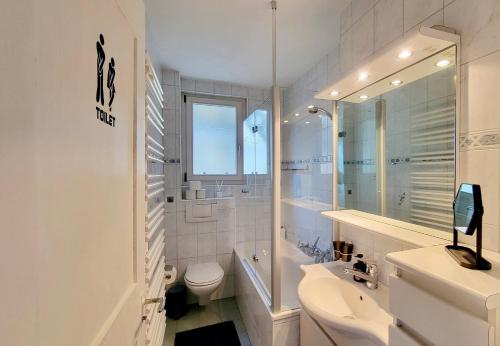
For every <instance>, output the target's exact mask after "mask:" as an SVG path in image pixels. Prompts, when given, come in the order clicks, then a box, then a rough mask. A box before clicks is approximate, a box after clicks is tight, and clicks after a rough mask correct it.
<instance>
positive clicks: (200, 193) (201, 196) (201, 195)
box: [196, 189, 206, 199]
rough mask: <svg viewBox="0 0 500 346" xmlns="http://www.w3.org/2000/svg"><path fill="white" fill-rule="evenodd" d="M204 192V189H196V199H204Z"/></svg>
mask: <svg viewBox="0 0 500 346" xmlns="http://www.w3.org/2000/svg"><path fill="white" fill-rule="evenodd" d="M205 197H206V192H205V189H201V190H196V199H205Z"/></svg>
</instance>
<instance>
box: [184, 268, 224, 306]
mask: <svg viewBox="0 0 500 346" xmlns="http://www.w3.org/2000/svg"><path fill="white" fill-rule="evenodd" d="M223 277H224V270H223V269H222V268H221V266H220V265H219V264H218V263H198V264H190V265H188V267H187V270H186V274H185V275H184V281H185V282H186V286H187V287H188V288H189V290H190V291H191V292H192V293H193V294H194V295H196V296H197V297H198V304H200V305H207V304H208V303H209V302H210V295H211V294H212V293H214V292H215V290H216V289H217V287H219V284H220V283H221V282H222V278H223Z"/></svg>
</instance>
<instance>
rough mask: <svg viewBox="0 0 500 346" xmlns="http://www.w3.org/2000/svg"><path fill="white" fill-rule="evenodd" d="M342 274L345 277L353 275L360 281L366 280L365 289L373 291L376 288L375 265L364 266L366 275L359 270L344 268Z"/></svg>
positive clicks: (376, 274) (376, 269) (376, 270)
mask: <svg viewBox="0 0 500 346" xmlns="http://www.w3.org/2000/svg"><path fill="white" fill-rule="evenodd" d="M344 273H345V274H347V275H354V276H356V277H358V278H360V279H363V280H366V283H365V284H366V287H368V288H369V289H375V288H377V287H378V268H377V265H376V264H368V265H367V266H366V273H365V272H362V271H361V270H356V269H350V268H345V269H344Z"/></svg>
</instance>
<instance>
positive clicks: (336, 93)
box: [330, 90, 339, 96]
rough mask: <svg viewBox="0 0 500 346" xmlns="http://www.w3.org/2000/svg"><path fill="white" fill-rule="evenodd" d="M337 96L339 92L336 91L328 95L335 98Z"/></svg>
mask: <svg viewBox="0 0 500 346" xmlns="http://www.w3.org/2000/svg"><path fill="white" fill-rule="evenodd" d="M338 94H339V92H338V91H337V90H333V91H332V92H331V93H330V95H332V96H337V95H338Z"/></svg>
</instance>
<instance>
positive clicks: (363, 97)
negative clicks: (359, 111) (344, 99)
mask: <svg viewBox="0 0 500 346" xmlns="http://www.w3.org/2000/svg"><path fill="white" fill-rule="evenodd" d="M359 98H360V99H362V100H366V99H367V98H368V95H361V96H360V97H359Z"/></svg>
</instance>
